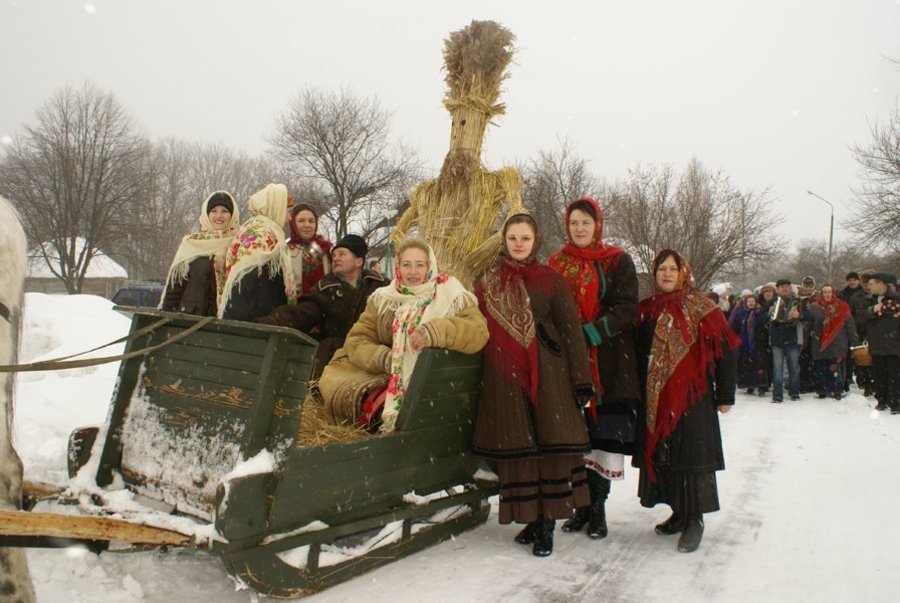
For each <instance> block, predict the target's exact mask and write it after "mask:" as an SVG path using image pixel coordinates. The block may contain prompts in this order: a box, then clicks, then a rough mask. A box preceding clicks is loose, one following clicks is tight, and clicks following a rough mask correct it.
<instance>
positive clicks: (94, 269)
mask: <svg viewBox="0 0 900 603" xmlns="http://www.w3.org/2000/svg"><path fill="white" fill-rule="evenodd" d="M83 247H84V239H83V238H82V237H78V238H77V239H75V250H76V251H75V252H76V253H80V252H81V249H82V248H83ZM41 248H43V249H44V250H45V251H46V254H47V257H48V258H49V259H50V261H51V262H52V263H53V264H54V267H55V268H56V270H57V272H59V256H58V255H57V253H56V249H55V248H54V247H53V245H52V244H50V243H42V244H41V246H40V247H39V248H35V249H32V250H31V251H30V252H29V253H28V273H27V276H28V278H58V277H57V276H56V275H55V274H53V272H51V271H50V266H48V265H47V262H46V261H45V260H44V256H43V254H42V253H41ZM84 276H85V278H128V271H126V270H125V269H124V268H122V266H120V265H119V264H118V263H117V262H116V261H115V260H113V259H112V258H110V257H108V256H106V255H104V254H103V253H102V252H101V251H99V250H97V251H95V252H94V256H93V257H92V258H91V263H90V264H88V269H87V273H86V274H85V275H84Z"/></svg>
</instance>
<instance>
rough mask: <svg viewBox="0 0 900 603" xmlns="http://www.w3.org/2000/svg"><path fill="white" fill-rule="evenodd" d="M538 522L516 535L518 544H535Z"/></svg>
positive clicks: (533, 522)
mask: <svg viewBox="0 0 900 603" xmlns="http://www.w3.org/2000/svg"><path fill="white" fill-rule="evenodd" d="M536 523H537V522H536V521H532V522H531V523H529V524H527V525H526V526H525V527H524V528H522V530H521V531H520V532H519V533H518V534H516V539H515V540H516V542H518V543H519V544H531V543H532V542H534V531H535V529H536V525H535V524H536Z"/></svg>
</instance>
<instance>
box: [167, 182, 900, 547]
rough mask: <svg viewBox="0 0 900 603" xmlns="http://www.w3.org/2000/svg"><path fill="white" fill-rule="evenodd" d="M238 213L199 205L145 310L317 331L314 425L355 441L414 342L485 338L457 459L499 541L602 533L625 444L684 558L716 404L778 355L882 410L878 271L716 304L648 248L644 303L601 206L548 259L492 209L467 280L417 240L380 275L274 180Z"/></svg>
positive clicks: (679, 260) (376, 418) (889, 403)
mask: <svg viewBox="0 0 900 603" xmlns="http://www.w3.org/2000/svg"><path fill="white" fill-rule="evenodd" d="M248 207H249V209H250V212H251V213H252V214H253V215H252V216H251V217H250V218H249V219H248V220H247V221H245V222H244V223H243V224H239V220H238V208H237V205H236V204H235V202H234V199H233V197H232V196H231V195H229V194H228V193H227V192H224V191H217V192H215V193H213V194H211V195H210V196H209V197H208V198H207V199H206V200H205V201H204V203H203V205H202V207H201V215H200V220H199V221H200V225H201V228H200V230H199V232H196V233H193V234H190V235H188V236H186V237H184V239H183V241H182V243H181V245H180V246H179V248H178V251H177V252H176V254H175V258H174V260H173V262H172V267H171V269H170V271H169V275H168V279H167V283H166V293H165V295H164V297H163V301H162V303H161V308H162V309H164V310H169V311H175V312H184V313H190V314H199V315H207V316H219V317H221V318H229V319H236V320H248V321H255V322H258V323H264V324H271V325H279V326H286V327H293V328H296V329H299V330H301V331H303V332H304V333H307V334H308V335H310V336H312V337H314V338H315V339H317V340H318V341H319V346H318V348H317V352H316V357H315V360H314V363H313V367H312V371H311V376H310V382H311V389H312V391H313V392H314V395H315V396H316V397H317V398H318V399H319V400H320V401H321V403H322V407H323V414H324V416H325V418H326V419H327V420H328V421H330V422H332V423H334V424H336V425H349V426H354V427H357V428H360V429H365V430H368V431H369V432H371V433H378V432H380V433H390V432H391V431H393V430H394V429H395V428H396V423H397V418H398V416H399V413H400V409H401V407H402V404H403V400H404V396H405V393H406V388H407V386H408V385H409V382H410V379H411V377H412V373H413V371H414V369H415V366H416V361H417V358H418V355H419V353H420V352H421V351H422V350H423V349H425V348H429V347H434V348H445V349H451V350H456V351H459V352H463V353H469V354H471V353H476V352H479V351H481V350H484V359H485V365H484V367H485V368H484V373H483V379H482V390H481V393H480V399H479V404H478V414H477V419H476V424H475V428H474V435H473V442H472V449H473V451H474V452H475V453H476V454H478V455H480V456H482V457H484V458H485V459H486V460H487V462H488V464H489V465H490V466H491V468H492V469H493V470H494V471H495V472H496V474H497V475H498V478H499V483H500V504H499V521H500V523H504V524H506V523H513V522H515V523H520V524H524V527H523V529H522V530H521V531H520V532H518V533H517V534H516V536H515V541H516V542H518V543H520V544H526V545H531V547H532V553H533V554H534V555H535V556H540V557H543V556H547V555H550V554H551V553H552V551H553V533H554V528H555V523H556V520H564V523H563V526H562V529H563V530H564V531H566V532H571V533H581V532H584V533H586V535H587V536H588V537H589V538H593V539H600V538H604V537H606V536H607V535H608V532H609V528H608V524H607V517H606V507H605V503H606V500H607V497H608V496H609V493H610V490H611V484H612V482H613V481H618V480H622V479H623V477H624V473H625V462H626V459H625V457H626V456H631V458H632V461H631V463H632V465H633V466H635V467H638V468H639V470H640V476H639V485H638V496H639V499H640V503H641V505H643V506H645V507H654V506H656V505H658V504H665V505H668V506H669V507H670V509H671V511H672V512H671V516H670V517H669V518H668V519H666V520H665V521H664V522H662V523H660V524H659V525H657V526H656V527H655V531H656V533H657V534H660V535H664V536H665V535H675V534H679V535H680V536H679V539H678V546H677V548H678V550H679V551H681V552H692V551H695V550H697V548H698V547H699V546H700V543H701V540H702V537H703V530H704V523H703V515H704V514H706V513H711V512H714V511H717V510H718V509H719V500H718V490H717V484H716V472H717V471H720V470H722V469H724V466H725V465H724V454H723V451H722V439H721V432H720V428H719V418H718V415H719V414H721V413H726V412H728V411H729V410H730V409H731V407H732V405H733V404H734V401H735V392H736V389H737V388H738V387H740V388H746V390H747V391H748V392H751V393H752V392H758V393H759V394H760V395H766V394H767V392H768V391H769V390H770V389H771V391H772V401H773V402H781V401H782V400H783V389H784V373H785V370H784V369H783V366H784V365H785V364H786V367H787V373H788V393H789V396H790V397H791V399H798V398H799V396H800V394H801V393H802V392H804V391H816V392H817V393H818V394H819V396H820V397H823V398H824V397H828V396H831V397H834V398H839V397H840V396H841V395H843V393H844V392H845V391H846V390H847V387H848V384H849V382H850V379H851V376H852V375H854V374H855V375H856V378H857V381H858V383H859V384H860V387H861V388H863V389H864V390H865V391H866V393H867V394H868V393H874V394H875V397H876V399H877V401H878V406H877V407H876V408H879V409H887V408H889V409H891V411H892V412H893V413H900V296H898V294H897V293H896V292H895V290H894V285H895V284H896V281H895V279H894V277H893V276H892V275H889V274H885V273H872V272H871V271H863V272H862V273H861V274H860V275H856V274H855V273H852V274H850V275H848V279H847V282H848V284H847V286H846V287H845V288H843V289H841V290H840V291H835V289H834V287H833V286H832V285H830V284H826V285H824V286H822V287H821V288H820V290H818V291H816V287H815V283H814V281H811V279H804V281H803V283H802V285H801V287H800V288H799V291H795V290H794V288H793V287H792V285H791V283H790V281H788V280H786V279H782V280H779V281H777V282H775V283H772V284H766V285H763V286H762V287H760V288H759V291H758V292H757V293H754V292H752V291H744V292H743V293H742V294H741V295H740V296H739V298H738V299H736V300H734V303H733V305H732V304H727V300H719V299H712V298H713V297H715V294H707V293H705V292H704V291H702V290H700V289H698V288H697V287H696V286H695V285H694V283H693V279H692V276H691V269H690V265H689V262H688V258H685V257H683V256H682V255H681V254H680V253H678V251H677V250H672V249H664V250H661V251H659V252H658V253H657V254H656V256H655V258H654V259H653V262H652V265H651V267H650V274H649V277H650V280H651V282H652V285H653V291H654V292H653V294H652V295H650V296H649V297H646V298H645V299H643V300H641V299H639V293H638V291H639V287H638V283H639V280H638V273H637V270H636V268H635V264H634V261H633V260H632V258H631V257H630V255H629V254H628V253H627V252H626V251H624V250H623V249H621V248H619V247H616V246H613V245H610V244H608V243H607V242H606V241H604V239H603V212H602V209H601V207H600V206H599V204H598V203H597V201H595V200H594V199H591V198H589V197H582V198H580V199H577V200H575V201H574V202H572V203H571V204H569V205H568V207H567V208H566V212H565V224H566V231H567V241H566V243H565V244H564V245H563V246H562V247H561V248H560V249H558V250H554V251H553V252H552V253H551V254H550V255H549V260H548V261H547V262H546V263H544V262H542V261H541V260H540V259H539V258H538V251H539V250H540V248H541V235H540V228H539V225H538V224H537V222H536V221H535V220H534V218H532V217H531V216H530V215H528V214H516V215H513V216H510V217H509V218H508V219H507V220H506V221H505V223H504V224H503V228H502V231H501V233H500V234H501V242H502V245H501V250H500V252H499V254H498V256H497V258H496V260H495V261H494V263H493V265H492V266H491V268H490V269H488V270H487V272H486V273H485V274H483V275H482V276H481V277H480V278H479V279H478V280H477V281H476V282H475V284H474V287H473V291H469V290H467V289H466V287H464V286H463V284H462V283H461V282H460V281H459V280H457V279H456V278H454V276H453V275H449V274H447V273H445V272H441V271H440V270H439V266H438V260H437V258H436V257H435V253H434V250H433V249H432V248H431V247H430V246H429V245H428V243H427V242H425V241H423V240H421V239H417V238H409V239H407V240H405V241H404V242H403V243H401V244H400V245H399V246H398V248H397V252H396V255H395V257H394V274H393V278H392V279H389V278H387V277H385V276H384V275H382V274H381V273H380V266H375V265H373V264H372V263H370V264H368V265H367V264H366V260H367V255H368V245H367V242H366V241H365V240H364V239H363V238H362V237H360V236H358V235H354V234H348V235H346V236H344V237H342V238H341V239H340V240H339V241H337V242H336V243H332V242H330V241H328V240H326V239H325V238H324V237H322V236H321V235H319V234H318V214H317V213H316V211H315V209H314V208H313V207H312V206H310V205H306V204H293V202H292V200H291V199H290V197H289V196H288V193H287V189H286V188H285V187H284V186H283V185H280V184H270V185H268V186H267V187H265V188H264V189H262V190H261V191H259V192H257V193H255V194H254V195H252V196H251V197H250V199H249V200H248ZM286 233H287V234H286ZM367 266H368V267H367ZM373 268H379V269H373ZM720 304H723V305H720ZM861 341H862V342H867V345H868V347H867V348H864V347H861V346H859V344H860V342H861ZM866 349H867V350H868V353H869V354H870V355H871V363H870V364H867V363H866V362H865V361H864V356H865V354H864V353H860V354H857V360H856V362H855V363H854V362H853V361H852V360H851V357H850V351H851V350H856V352H854V353H857V352H858V351H860V350H862V352H865V350H866Z"/></svg>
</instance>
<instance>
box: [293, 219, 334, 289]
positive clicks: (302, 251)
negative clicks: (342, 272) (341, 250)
mask: <svg viewBox="0 0 900 603" xmlns="http://www.w3.org/2000/svg"><path fill="white" fill-rule="evenodd" d="M301 211H308V212H310V213H311V214H312V215H313V216H314V217H315V219H316V229H318V227H319V214H318V213H317V212H316V210H315V209H313V207H312V206H311V205H307V204H305V203H301V204H299V205H295V206H294V207H292V208H291V219H290V220H289V221H288V229H289V230H290V233H291V237H290V238H289V239H288V242H287V245H288V249H289V250H290V252H291V257H292V258H296V260H295V261H294V264H293V265H294V282H295V284H296V286H297V296H300V295H302V294H304V293H309V290H310V289H312V288H313V287H314V286H315V284H316V283H318V282H319V279H321V278H322V277H323V276H325V275H326V274H328V273H329V272H331V266H330V263H329V254H330V253H331V248H332V247H334V243H332V242H331V241H329V240H328V239H326V238H325V237H323V236H322V235H320V234H319V233H318V232H316V233H315V234H314V235H313V237H312V238H311V239H309V240H308V241H305V240H303V238H302V237H301V236H300V231H298V230H297V222H296V219H297V214H299V213H300V212H301Z"/></svg>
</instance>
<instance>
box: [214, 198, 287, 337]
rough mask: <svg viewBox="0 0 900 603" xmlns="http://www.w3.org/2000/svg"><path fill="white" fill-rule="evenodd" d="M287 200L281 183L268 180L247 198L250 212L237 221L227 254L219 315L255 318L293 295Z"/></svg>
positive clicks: (233, 317) (231, 317) (241, 318)
mask: <svg viewBox="0 0 900 603" xmlns="http://www.w3.org/2000/svg"><path fill="white" fill-rule="evenodd" d="M287 204H288V195H287V188H286V187H285V186H284V185H283V184H269V185H267V186H266V187H265V188H264V189H262V190H260V191H257V192H256V193H254V194H253V195H251V196H250V199H248V200H247V207H248V208H249V209H250V211H251V212H252V213H253V216H252V217H251V218H250V219H249V220H247V221H246V222H244V223H243V224H242V225H241V227H240V229H238V232H237V234H235V236H234V240H233V241H232V242H231V245H229V246H228V250H227V252H226V253H225V284H224V285H223V286H222V295H221V299H220V301H219V318H229V319H231V320H255V319H257V318H260V317H262V316H267V315H268V314H269V312H271V311H272V310H274V309H275V308H277V307H278V306H282V305H284V304H286V303H288V301H291V302H293V301H294V300H295V298H294V294H295V292H296V287H295V285H294V275H293V272H292V271H291V259H290V255H289V254H288V250H287V242H286V241H285V236H284V227H285V223H286V222H287Z"/></svg>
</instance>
